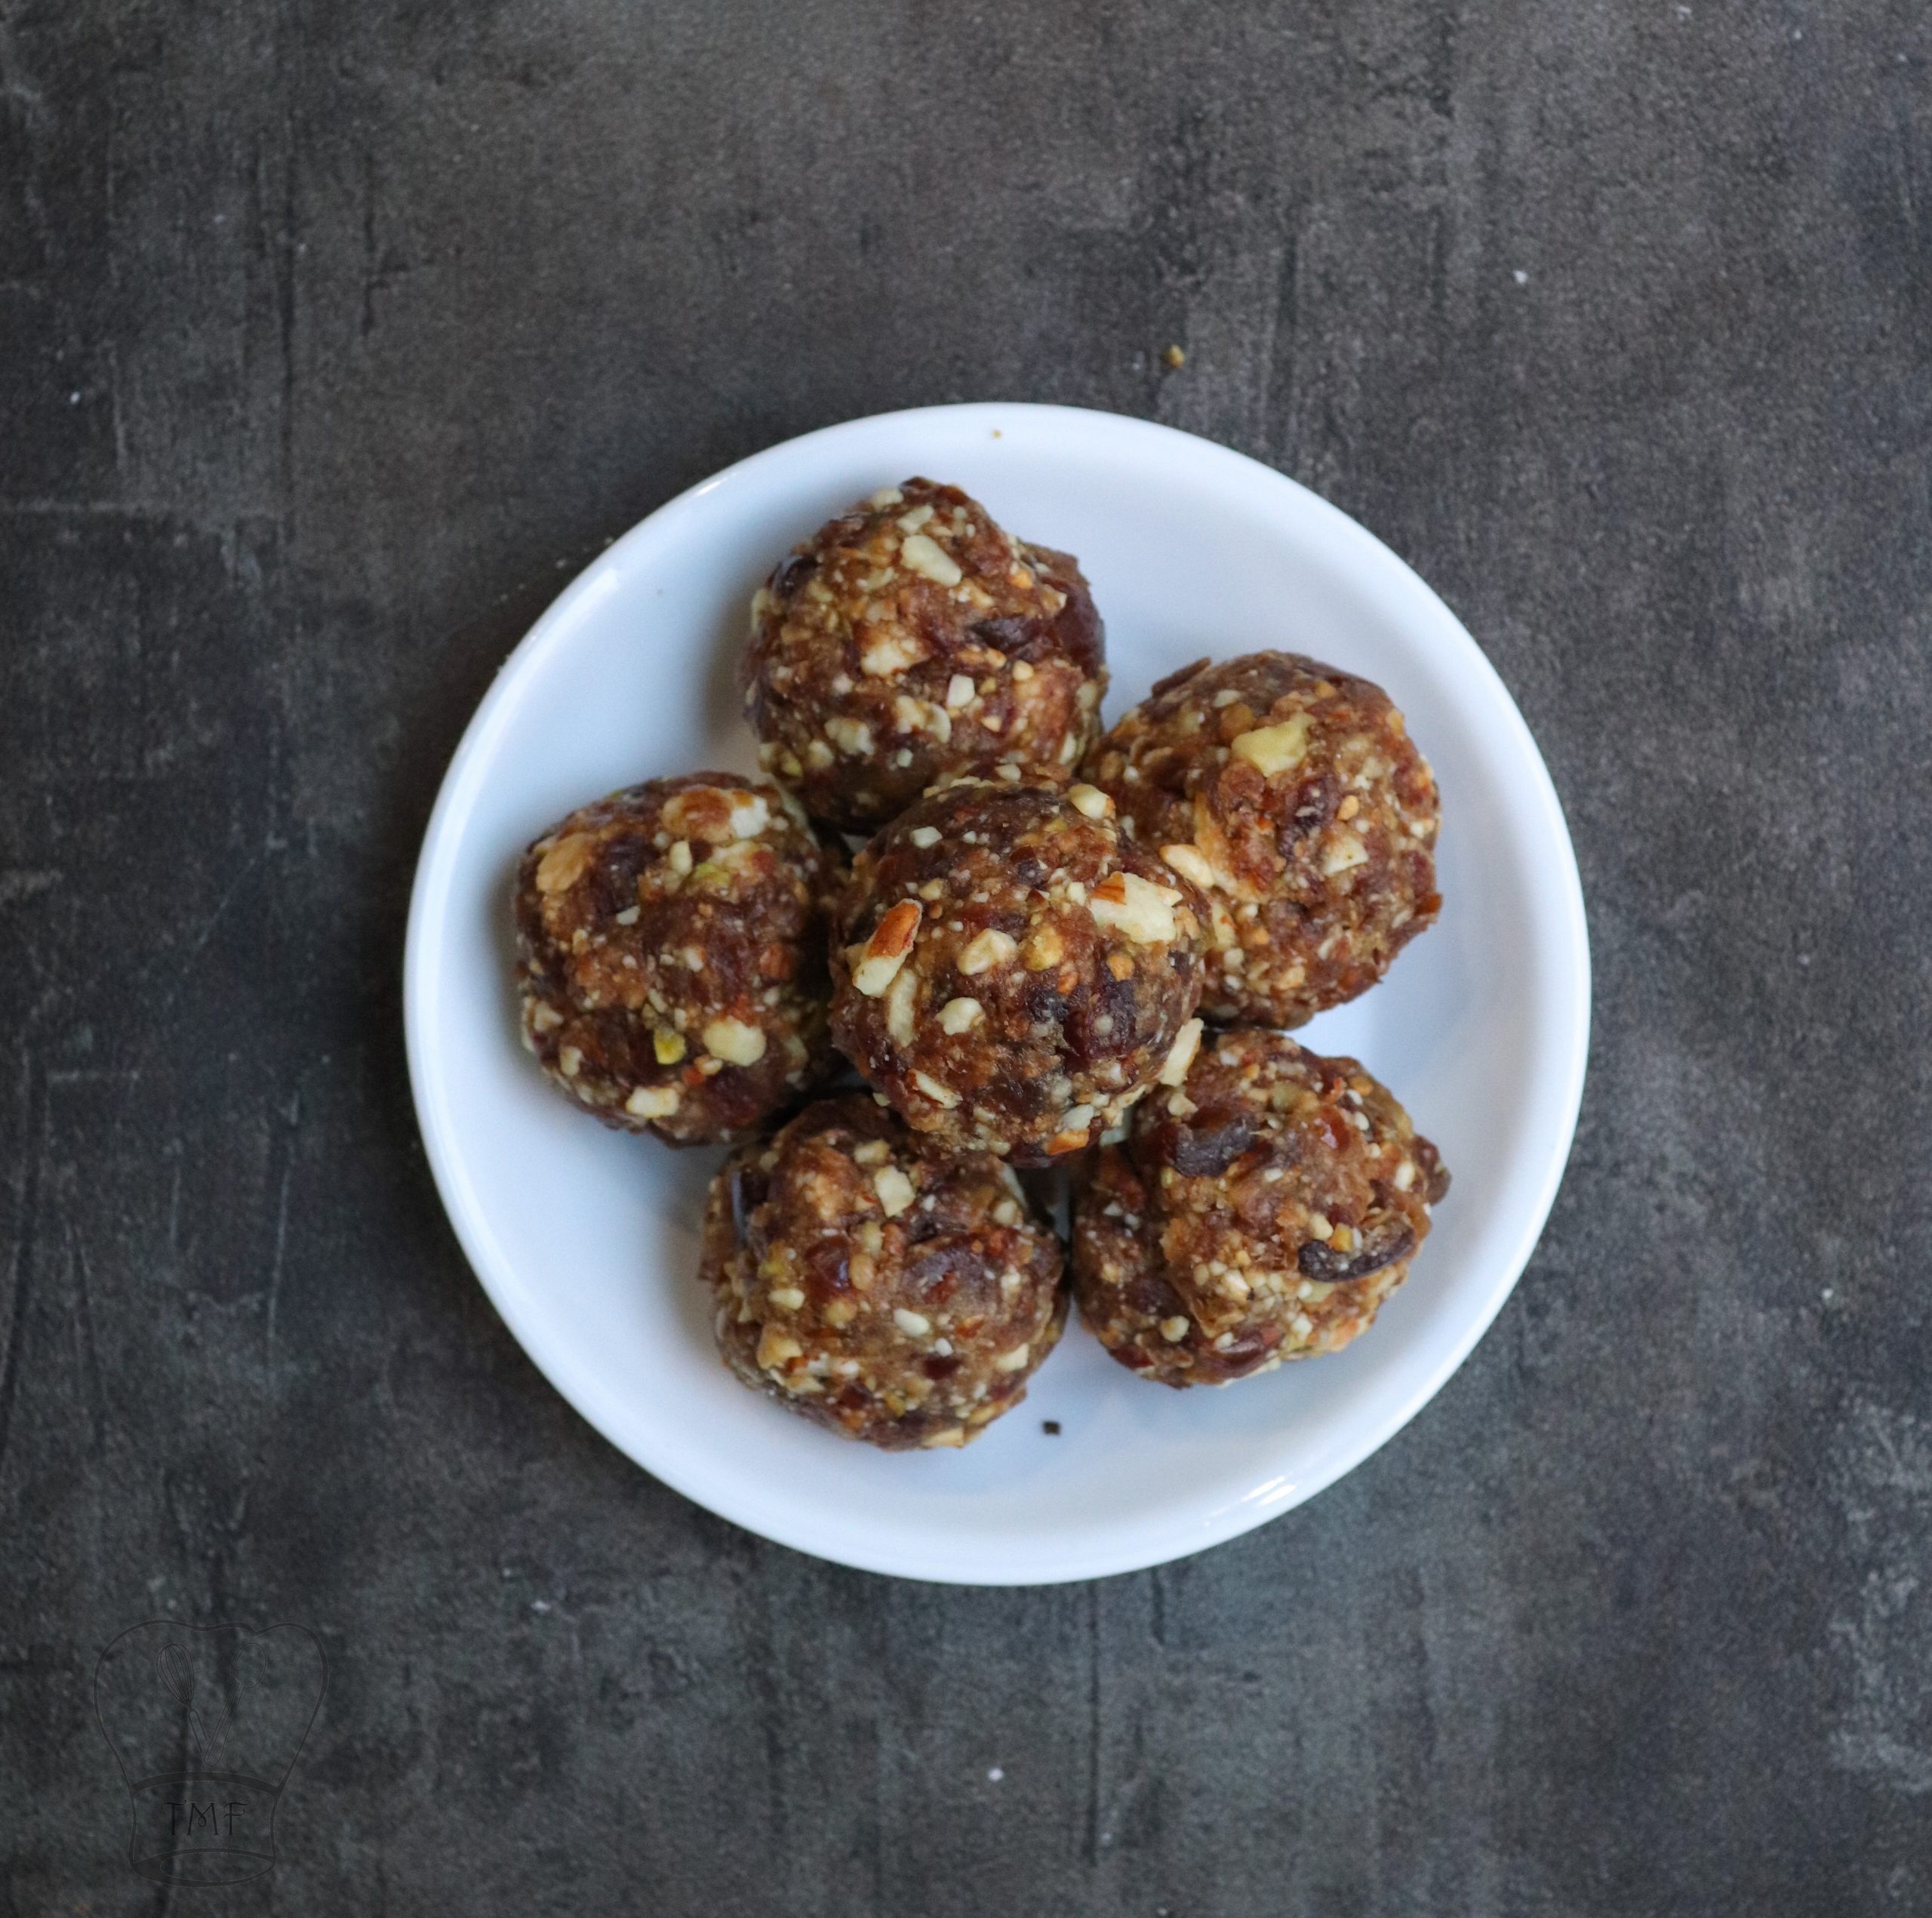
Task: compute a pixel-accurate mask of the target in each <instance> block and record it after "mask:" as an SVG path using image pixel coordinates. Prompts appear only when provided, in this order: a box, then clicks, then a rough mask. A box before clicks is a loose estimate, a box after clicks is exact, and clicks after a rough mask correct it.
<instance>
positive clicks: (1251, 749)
mask: <svg viewBox="0 0 1932 1918" xmlns="http://www.w3.org/2000/svg"><path fill="white" fill-rule="evenodd" d="M1308 731H1309V728H1308V715H1307V714H1306V713H1295V714H1294V716H1292V717H1291V718H1289V719H1284V720H1283V721H1282V722H1281V724H1280V725H1278V726H1258V727H1257V728H1255V730H1254V731H1252V732H1245V733H1241V734H1238V736H1237V737H1235V738H1234V739H1232V740H1229V743H1228V750H1229V752H1230V753H1232V754H1233V755H1234V756H1235V758H1236V759H1245V760H1246V761H1247V762H1248V764H1249V765H1251V766H1253V767H1254V768H1255V769H1256V770H1257V771H1258V772H1260V774H1261V775H1262V777H1263V778H1265V779H1272V778H1273V777H1275V774H1278V773H1284V772H1287V771H1291V770H1292V769H1293V768H1295V767H1297V766H1298V765H1300V764H1301V762H1302V761H1303V759H1304V758H1305V757H1306V756H1307V753H1308Z"/></svg>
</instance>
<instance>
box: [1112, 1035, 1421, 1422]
mask: <svg viewBox="0 0 1932 1918" xmlns="http://www.w3.org/2000/svg"><path fill="white" fill-rule="evenodd" d="M1448 1187H1449V1175H1448V1174H1447V1172H1446V1171H1444V1169H1443V1168H1442V1163H1441V1159H1440V1158H1439V1157H1438V1155H1437V1153H1436V1150H1435V1147H1433V1146H1432V1145H1431V1144H1429V1141H1428V1140H1426V1139H1424V1138H1419V1137H1418V1136H1417V1133H1416V1130H1415V1128H1414V1126H1413V1125H1411V1123H1410V1122H1409V1116H1408V1114H1407V1113H1405V1112H1404V1110H1402V1108H1401V1107H1400V1106H1399V1105H1398V1104H1396V1102H1395V1099H1394V1098H1392V1096H1391V1095H1390V1094H1389V1091H1388V1090H1387V1088H1386V1087H1384V1086H1383V1085H1379V1084H1378V1083H1377V1082H1376V1081H1375V1080H1374V1079H1371V1077H1370V1076H1369V1075H1368V1074H1367V1073H1365V1072H1364V1071H1363V1070H1362V1069H1361V1067H1360V1066H1359V1065H1358V1064H1356V1062H1355V1061H1354V1060H1352V1059H1340V1058H1337V1059H1324V1058H1321V1057H1319V1056H1318V1054H1315V1053H1312V1052H1309V1051H1304V1050H1303V1048H1301V1047H1300V1046H1299V1045H1297V1044H1296V1043H1295V1042H1294V1040H1293V1039H1290V1038H1289V1037H1288V1036H1287V1034H1286V1033H1278V1032H1266V1031H1262V1030H1258V1029H1255V1028H1252V1027H1250V1028H1246V1029H1241V1030H1234V1031H1229V1032H1222V1033H1211V1034H1210V1035H1209V1042H1208V1043H1207V1045H1204V1047H1203V1048H1201V1052H1200V1054H1199V1055H1198V1057H1197V1058H1196V1059H1195V1062H1194V1064H1193V1067H1192V1070H1190V1071H1189V1073H1188V1075H1187V1077H1186V1080H1185V1081H1184V1082H1183V1084H1182V1085H1180V1087H1179V1088H1177V1089H1176V1090H1175V1091H1173V1092H1171V1093H1168V1094H1162V1095H1160V1096H1158V1097H1156V1098H1152V1099H1149V1101H1147V1102H1146V1104H1144V1105H1143V1106H1142V1107H1140V1109H1139V1110H1137V1111H1136V1113H1134V1118H1133V1121H1132V1123H1131V1125H1130V1126H1129V1128H1128V1136H1127V1138H1126V1139H1125V1140H1124V1141H1123V1142H1122V1143H1121V1144H1117V1145H1109V1146H1107V1147H1104V1148H1103V1150H1102V1151H1101V1152H1100V1155H1099V1157H1098V1159H1097V1162H1096V1164H1095V1166H1094V1175H1093V1177H1092V1178H1091V1181H1088V1184H1087V1185H1086V1186H1085V1187H1084V1189H1083V1190H1081V1192H1080V1193H1078V1195H1077V1196H1076V1197H1075V1202H1074V1214H1073V1283H1074V1296H1075V1299H1076V1300H1077V1301H1078V1304H1079V1307H1080V1316H1081V1318H1082V1319H1084V1320H1085V1321H1086V1322H1087V1324H1088V1326H1089V1327H1091V1329H1092V1330H1093V1332H1094V1334H1095V1335H1096V1336H1097V1338H1099V1339H1100V1343H1101V1344H1103V1345H1104V1346H1105V1347H1106V1348H1107V1350H1109V1352H1110V1353H1112V1355H1113V1356H1114V1357H1115V1358H1116V1359H1118V1360H1119V1361H1120V1362H1121V1364H1122V1365H1126V1366H1128V1367H1130V1368H1131V1369H1132V1370H1134V1371H1135V1372H1138V1373H1140V1375H1141V1376H1142V1377H1143V1378H1152V1379H1158V1381H1160V1382H1161V1384H1164V1385H1174V1386H1182V1385H1225V1384H1228V1383H1229V1382H1230V1381H1232V1380H1234V1379H1237V1378H1244V1377H1246V1376H1247V1375H1248V1374H1249V1373H1251V1372H1270V1371H1272V1370H1273V1368H1275V1366H1276V1365H1279V1364H1280V1363H1281V1361H1282V1360H1283V1359H1306V1358H1309V1357H1310V1356H1312V1355H1314V1354H1315V1353H1319V1352H1334V1351H1337V1350H1340V1347H1343V1346H1344V1345H1346V1344H1348V1343H1349V1341H1350V1340H1351V1339H1352V1338H1356V1337H1358V1335H1360V1334H1361V1333H1362V1332H1365V1331H1367V1328H1368V1327H1369V1326H1370V1325H1371V1324H1372V1323H1373V1322H1374V1319H1375V1315H1376V1313H1377V1310H1379V1309H1380V1307H1381V1304H1382V1302H1383V1300H1384V1299H1386V1298H1387V1297H1388V1296H1389V1294H1390V1293H1391V1292H1392V1291H1394V1290H1395V1288H1396V1287H1397V1286H1398V1285H1400V1284H1401V1282H1402V1281H1403V1279H1404V1278H1406V1277H1407V1275H1408V1270H1409V1261H1410V1260H1411V1258H1414V1255H1415V1251H1416V1248H1417V1246H1419V1245H1420V1244H1421V1243H1422V1242H1423V1239H1425V1238H1426V1237H1427V1236H1428V1235H1429V1207H1430V1206H1431V1205H1432V1204H1433V1203H1434V1202H1435V1201H1436V1200H1437V1199H1440V1198H1441V1196H1442V1195H1443V1193H1445V1192H1446V1191H1447V1190H1448Z"/></svg>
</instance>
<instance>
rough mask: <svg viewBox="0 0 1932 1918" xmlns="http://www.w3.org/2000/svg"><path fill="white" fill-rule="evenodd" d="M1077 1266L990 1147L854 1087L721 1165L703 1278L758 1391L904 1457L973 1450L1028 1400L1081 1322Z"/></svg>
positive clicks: (724, 1344)
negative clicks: (912, 1121) (1067, 1262)
mask: <svg viewBox="0 0 1932 1918" xmlns="http://www.w3.org/2000/svg"><path fill="white" fill-rule="evenodd" d="M1061 1264H1062V1261H1061V1254H1060V1241H1059V1239H1057V1238H1056V1237H1055V1236H1054V1233H1053V1232H1052V1231H1051V1229H1050V1228H1049V1227H1048V1226H1047V1225H1046V1224H1044V1223H1043V1222H1042V1221H1041V1220H1040V1219H1039V1218H1038V1217H1037V1216H1036V1215H1035V1213H1034V1211H1033V1210H1032V1207H1031V1206H1030V1205H1029V1204H1028V1202H1027V1200H1026V1195H1025V1193H1023V1191H1022V1190H1020V1182H1019V1181H1018V1180H1017V1178H1014V1175H1013V1174H1012V1172H1011V1171H1009V1170H1008V1168H1006V1167H1005V1166H1004V1165H1001V1163H1000V1162H999V1161H998V1159H995V1157H994V1156H992V1154H991V1153H984V1152H971V1153H949V1152H947V1151H946V1150H943V1149H942V1148H940V1147H937V1146H936V1145H935V1144H933V1143H932V1142H931V1141H927V1140H922V1139H920V1138H918V1137H917V1136H916V1135H915V1134H912V1133H911V1132H909V1131H907V1130H906V1128H905V1127H904V1126H903V1125H900V1123H899V1122H898V1121H897V1119H894V1117H893V1116H892V1115H891V1113H888V1112H887V1111H885V1110H884V1109H883V1108H882V1107H881V1106H880V1105H879V1104H878V1101H876V1100H875V1099H873V1098H872V1097H871V1096H870V1095H869V1094H866V1093H863V1092H854V1093H848V1094H844V1095H843V1096H842V1097H840V1098H832V1099H822V1100H820V1101H818V1102H817V1104H814V1105H811V1106H808V1107H806V1109H805V1110H804V1111H803V1112H801V1113H799V1115H798V1117H797V1118H795V1119H793V1120H792V1122H791V1123H790V1124H789V1125H786V1127H785V1128H783V1130H782V1131H780V1132H779V1133H778V1134H777V1136H776V1137H775V1138H773V1139H771V1141H768V1143H766V1144H762V1145H751V1146H746V1147H741V1148H740V1150H739V1151H738V1152H737V1153H736V1154H734V1156H733V1157H732V1158H731V1160H730V1161H729V1162H728V1163H727V1164H726V1165H724V1167H723V1168H722V1169H721V1170H720V1171H719V1172H718V1176H717V1178H715V1180H714V1181H712V1187H711V1193H710V1197H709V1202H708V1203H707V1205H706V1209H705V1218H704V1239H703V1256H702V1263H701V1264H700V1270H699V1276H700V1278H702V1279H703V1281H704V1282H705V1283H706V1285H709V1287H710V1288H711V1295H712V1304H713V1306H714V1308H715V1313H714V1317H713V1321H712V1322H713V1325H714V1327H715V1330H716V1332H717V1335H718V1350H719V1351H720V1353H722V1354H723V1356H724V1362H725V1364H726V1365H728V1366H729V1367H730V1368H731V1370H732V1371H733V1372H734V1373H735V1374H736V1375H737V1376H738V1378H740V1379H742V1380H743V1381H744V1383H745V1384H747V1385H749V1386H752V1387H755V1388H756V1389H758V1390H760V1391H763V1392H767V1393H770V1394H771V1396H773V1397H774V1398H775V1399H777V1401H778V1402H779V1403H780V1404H781V1405H786V1406H788V1407H789V1408H790V1409H791V1410H792V1411H794V1412H801V1413H802V1414H803V1415H804V1416H805V1417H806V1418H811V1419H816V1420H817V1421H818V1422H819V1423H820V1424H823V1425H829V1427H831V1428H832V1430H834V1431H835V1432H840V1433H844V1434H845V1435H846V1436H848V1437H851V1438H854V1439H865V1440H866V1441H867V1442H869V1443H870V1444H872V1445H883V1446H885V1447H887V1448H888V1449H894V1450H897V1449H906V1448H910V1447H912V1446H939V1445H964V1444H965V1443H966V1442H968V1440H969V1439H973V1438H975V1437H977V1436H978V1435H979V1433H980V1432H982V1431H983V1430H985V1428H986V1426H987V1425H989V1424H991V1422H992V1421H993V1420H994V1419H995V1418H998V1416H999V1415H1000V1414H1001V1412H1010V1411H1011V1409H1012V1408H1013V1407H1014V1406H1015V1405H1017V1404H1018V1403H1019V1402H1020V1400H1021V1399H1023V1398H1024V1397H1025V1396H1026V1381H1027V1380H1028V1379H1029V1378H1031V1377H1032V1375H1033V1373H1034V1372H1035V1370H1036V1369H1037V1368H1038V1365H1039V1364H1040V1362H1041V1360H1042V1359H1044V1358H1045V1356H1047V1354H1048V1353H1049V1352H1051V1350H1053V1348H1054V1344H1055V1343H1056V1342H1057V1340H1058V1339H1059V1338H1060V1329H1061V1328H1062V1326H1063V1325H1064V1324H1065V1322H1066V1292H1065V1291H1064V1289H1063V1288H1062V1286H1061V1284H1060V1276H1061Z"/></svg>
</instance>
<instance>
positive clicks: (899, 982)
mask: <svg viewBox="0 0 1932 1918" xmlns="http://www.w3.org/2000/svg"><path fill="white" fill-rule="evenodd" d="M918 991H919V975H918V973H916V972H915V971H912V969H911V968H909V967H905V968H901V969H900V973H899V975H898V977H897V978H895V979H894V981H893V982H892V984H891V985H889V986H888V987H886V989H885V1030H887V1032H888V1033H890V1034H891V1036H892V1039H893V1041H894V1043H895V1044H897V1045H911V1044H912V1032H913V1002H914V1001H915V999H917V998H918Z"/></svg>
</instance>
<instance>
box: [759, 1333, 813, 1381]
mask: <svg viewBox="0 0 1932 1918" xmlns="http://www.w3.org/2000/svg"><path fill="white" fill-rule="evenodd" d="M804 1356H805V1348H804V1347H803V1346H802V1345H801V1344H799V1343H798V1341H797V1340H796V1339H795V1338H793V1337H792V1335H791V1334H790V1333H789V1332H780V1330H779V1328H777V1326H776V1325H767V1326H766V1327H765V1328H764V1336H763V1337H762V1338H760V1339H759V1341H758V1363H759V1365H761V1366H763V1367H764V1369H765V1370H766V1371H767V1372H775V1371H777V1369H778V1368H779V1367H780V1366H781V1365H783V1364H784V1363H785V1362H786V1360H788V1359H802V1358H803V1357H804Z"/></svg>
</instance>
